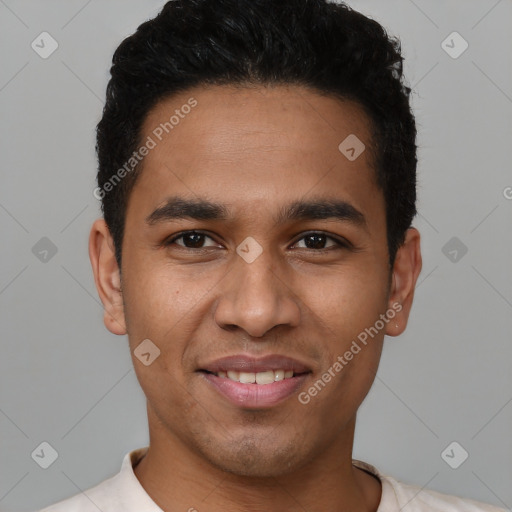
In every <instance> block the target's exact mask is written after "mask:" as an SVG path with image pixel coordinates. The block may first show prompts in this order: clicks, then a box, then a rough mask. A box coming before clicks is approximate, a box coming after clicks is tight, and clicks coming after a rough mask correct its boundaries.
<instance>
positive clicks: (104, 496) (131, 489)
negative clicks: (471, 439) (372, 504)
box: [39, 447, 505, 512]
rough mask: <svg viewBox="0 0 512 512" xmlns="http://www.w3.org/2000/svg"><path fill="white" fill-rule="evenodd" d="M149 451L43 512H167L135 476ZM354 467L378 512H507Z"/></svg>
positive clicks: (126, 459) (133, 456)
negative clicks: (375, 490)
mask: <svg viewBox="0 0 512 512" xmlns="http://www.w3.org/2000/svg"><path fill="white" fill-rule="evenodd" d="M146 451H147V447H145V448H139V449H137V450H133V451H131V452H129V453H127V454H126V455H125V456H124V459H123V463H122V465H121V471H120V472H119V473H117V475H114V476H113V477H111V478H109V479H107V480H104V481H103V482H101V483H100V484H98V485H96V486H95V487H92V488H90V489H88V490H86V491H84V492H83V493H80V494H77V495H76V496H73V497H71V498H68V499H66V500H64V501H60V502H59V503H56V504H55V505H52V506H50V507H47V508H44V509H42V510H40V511H39V512H98V510H101V511H102V512H163V511H162V509H161V508H160V507H159V506H158V505H157V504H156V503H155V502H154V501H153V500H152V499H151V498H150V497H149V495H148V494H147V493H146V491H145V490H144V487H142V485H141V484H140V482H139V480H138V479H137V477H136V476H135V473H134V472H133V466H134V465H135V464H136V463H137V462H138V461H139V460H140V459H141V458H142V457H143V456H144V454H145V453H146ZM352 464H353V465H354V466H356V467H358V468H361V469H364V470H365V471H367V472H369V473H371V474H373V475H375V476H377V477H378V478H379V480H380V481H381V483H382V495H381V500H380V504H379V508H378V509H377V512H399V511H400V512H427V511H428V512H505V509H503V508H498V507H494V506H492V505H486V504H485V503H480V502H477V501H473V500H467V499H463V498H458V497H456V496H450V495H447V494H441V493H438V492H436V491H430V490H428V489H422V488H421V487H418V486H415V485H408V484H404V483H401V482H398V481H397V480H395V479H394V478H392V477H390V476H386V475H382V474H381V473H380V472H379V471H378V470H377V469H376V468H375V467H373V466H372V465H370V464H367V463H366V462H361V461H359V460H352Z"/></svg>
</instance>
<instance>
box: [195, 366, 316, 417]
mask: <svg viewBox="0 0 512 512" xmlns="http://www.w3.org/2000/svg"><path fill="white" fill-rule="evenodd" d="M202 375H203V376H204V378H205V379H206V380H207V381H208V382H209V383H211V384H212V385H213V386H214V387H215V389H216V390H217V391H218V392H219V393H220V394H221V395H222V396H224V397H225V398H227V399H228V400H229V401H230V402H231V403H232V404H234V405H237V406H242V407H244V408H251V409H257V408H262V407H272V406H274V405H277V404H278V403H280V402H282V401H283V400H285V399H286V398H288V397H290V396H291V395H293V394H294V393H295V392H296V391H297V390H298V389H299V388H300V386H301V385H302V383H303V382H304V381H305V380H306V377H307V376H308V374H307V373H303V374H301V375H297V376H295V377H291V378H289V379H283V380H279V381H277V382H273V383H271V384H242V383H241V382H235V381H234V380H231V379H228V378H227V377H217V375H214V374H212V373H204V372H202Z"/></svg>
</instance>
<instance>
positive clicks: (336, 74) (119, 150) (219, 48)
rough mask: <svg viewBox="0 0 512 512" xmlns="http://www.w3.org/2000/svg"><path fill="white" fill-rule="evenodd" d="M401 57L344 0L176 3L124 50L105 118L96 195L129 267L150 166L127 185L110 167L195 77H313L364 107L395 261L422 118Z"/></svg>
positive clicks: (264, 80) (394, 41)
mask: <svg viewBox="0 0 512 512" xmlns="http://www.w3.org/2000/svg"><path fill="white" fill-rule="evenodd" d="M402 62H403V58H402V55H401V45H400V40H399V39H398V38H396V37H390V36H388V34H387V32H386V30H385V29H384V27H382V26H381V25H380V24H379V23H377V22H376V21H374V20H372V19H370V18H368V17H366V16H364V15H363V14H361V13H359V12H357V11H354V10H353V9H351V8H350V7H349V6H347V5H346V4H344V3H333V2H329V1H327V0H171V1H169V2H167V3H166V4H165V5H164V7H163V8H162V10H161V12H160V13H159V14H158V15H157V16H156V17H155V18H153V19H151V20H149V21H146V22H145V23H143V24H142V25H140V26H139V27H138V29H137V30H136V32H135V33H134V34H132V35H131V36H129V37H127V38H126V39H125V40H124V41H123V42H122V43H121V44H120V45H119V47H118V48H117V50H116V51H115V53H114V56H113V60H112V67H111V70H110V73H111V78H110V81H109V83H108V86H107V94H106V103H105V106H104V109H103V116H102V119H101V120H100V122H99V123H98V126H97V133H96V134H97V144H96V151H97V154H98V163H99V168H98V175H97V181H98V189H96V190H97V191H99V194H100V197H98V195H96V193H95V195H96V197H98V198H101V200H102V203H101V206H102V212H103V216H104V219H105V222H106V224H107V226H108V228H109V230H110V233H111V235H112V238H113V241H114V246H115V256H116V260H117V263H118V265H119V268H120V269H121V247H122V241H123V233H124V225H125V215H126V208H127V204H128V200H129V197H130V192H131V191H132V189H133V187H134V185H135V182H136V180H137V176H138V175H139V174H140V171H141V167H140V164H139V165H136V166H134V167H133V170H132V172H126V171H125V172H123V173H122V175H123V178H122V179H119V180H117V181H118V183H117V182H116V183H113V182H112V177H115V175H116V173H117V172H118V170H120V169H121V168H123V166H125V169H126V162H127V161H128V160H129V159H130V157H131V155H132V154H133V153H134V151H136V150H137V148H138V147H139V145H140V144H141V137H142V134H141V127H142V125H143V123H144V121H145V119H146V117H147V114H148V113H149V111H150V110H151V109H152V108H153V107H155V105H156V104H157V103H158V102H160V101H161V100H163V99H166V98H168V97H170V96H172V95H173V94H176V93H178V92H183V91H186V90H187V89H189V88H192V87H194V86H207V85H244V84H246V85H279V84H291V85H298V86H303V87H306V88H308V89H311V90H313V91H316V92H318V93H320V94H323V95H325V94H328V95H332V96H334V97H338V98H340V99H346V100H351V101H354V102H356V103H357V104H358V105H359V106H360V107H362V108H363V110H364V111H365V112H366V114H367V115H368V117H369V120H370V124H371V131H372V142H371V148H370V149H371V155H372V156H373V166H374V168H375V172H376V182H377V184H378V186H379V188H380V189H381V190H382V191H383V195H384V198H385V202H386V226H387V242H388V252H389V264H390V267H392V266H393V263H394V260H395V256H396V251H397V249H398V248H399V247H400V245H402V244H403V242H404V239H405V232H406V231H407V229H408V228H409V227H410V226H411V222H412V219H413V218H414V216H415V215H416V164H417V157H416V124H415V120H414V115H413V113H412V110H411V106H410V103H409V96H410V92H411V89H410V88H409V87H407V86H406V85H405V80H404V77H403V73H402ZM340 142H341V141H340ZM119 176H120V175H119V174H118V176H117V177H119ZM109 183H110V185H109ZM107 191H108V193H107Z"/></svg>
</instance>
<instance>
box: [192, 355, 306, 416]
mask: <svg viewBox="0 0 512 512" xmlns="http://www.w3.org/2000/svg"><path fill="white" fill-rule="evenodd" d="M198 372H199V373H201V374H202V375H203V378H204V379H205V380H206V382H207V383H208V384H209V385H211V386H212V387H213V389H214V391H216V392H217V393H218V394H220V395H221V396H222V397H223V398H224V399H226V400H227V401H228V402H230V403H231V404H234V405H236V406H239V407H240V406H241V407H243V408H248V409H255V408H260V409H261V408H268V407H273V406H275V405H277V404H279V403H281V402H283V401H284V400H285V399H287V398H289V397H290V396H292V395H293V394H294V393H296V392H297V391H298V389H299V388H300V387H301V386H302V385H303V383H304V381H305V379H306V378H307V376H308V375H309V374H310V373H311V372H312V371H311V369H310V368H309V367H307V366H306V365H304V364H302V363H300V362H298V361H297V360H294V359H291V358H288V357H284V356H277V355H274V356H267V357H264V358H260V359H255V358H251V357H247V356H243V355H241V356H232V357H228V358H224V359H219V360H217V361H214V362H213V363H210V364H207V365H205V367H204V368H202V369H200V370H198Z"/></svg>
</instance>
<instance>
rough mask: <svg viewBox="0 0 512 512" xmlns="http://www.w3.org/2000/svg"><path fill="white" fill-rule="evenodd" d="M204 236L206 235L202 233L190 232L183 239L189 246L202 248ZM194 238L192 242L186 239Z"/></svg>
mask: <svg viewBox="0 0 512 512" xmlns="http://www.w3.org/2000/svg"><path fill="white" fill-rule="evenodd" d="M203 237H204V235H203V234H201V233H190V234H188V235H186V236H185V237H184V239H183V241H184V242H185V245H186V246H187V247H190V246H192V247H193V248H201V245H202V240H203ZM192 238H193V239H194V240H193V241H192V244H191V245H190V244H187V243H186V240H187V239H188V240H191V239H192Z"/></svg>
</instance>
